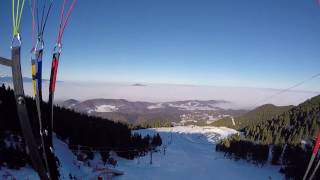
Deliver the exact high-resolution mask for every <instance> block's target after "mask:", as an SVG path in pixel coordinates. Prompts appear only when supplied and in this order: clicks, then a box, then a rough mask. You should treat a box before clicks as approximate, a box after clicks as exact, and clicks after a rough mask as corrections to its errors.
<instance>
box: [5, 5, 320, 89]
mask: <svg viewBox="0 0 320 180" xmlns="http://www.w3.org/2000/svg"><path fill="white" fill-rule="evenodd" d="M68 2H69V3H70V2H71V0H69V1H68ZM28 3H29V0H26V6H25V9H24V13H23V18H22V25H21V27H22V33H21V34H22V37H23V49H22V52H23V53H22V57H23V59H22V61H23V62H22V63H23V67H22V68H23V73H24V75H25V76H30V74H31V73H30V54H29V51H30V48H31V13H30V9H29V7H28ZM61 3H62V0H55V6H54V7H53V13H52V14H51V16H50V17H49V22H48V26H47V30H46V32H45V33H46V34H45V48H46V49H45V50H46V52H45V58H44V62H45V64H44V74H45V76H46V77H48V76H49V72H50V64H51V54H52V53H51V52H52V49H53V47H54V44H55V37H56V35H57V29H58V11H59V9H60V5H61ZM0 4H1V5H0V8H1V10H0V55H1V56H5V57H9V56H10V42H11V31H12V30H11V29H12V28H11V1H9V0H7V1H1V3H0ZM62 53H63V54H62V57H61V61H60V66H59V74H58V79H60V80H72V81H95V82H97V81H98V82H99V81H121V82H148V83H176V84H194V85H215V86H245V87H247V86H249V87H267V88H286V87H289V86H291V85H293V84H295V83H297V82H300V81H302V80H304V79H307V78H308V77H310V76H312V75H314V74H316V73H318V72H320V7H319V6H318V5H317V3H316V0H259V1H257V0H241V1H238V0H201V1H196V0H103V1H102V0H90V1H87V0H78V1H77V4H76V6H75V9H74V12H73V14H72V17H71V21H70V24H69V27H67V30H66V32H65V36H64V39H63V52H62ZM0 72H2V73H8V72H9V69H7V68H3V67H1V68H0ZM298 89H303V90H313V91H320V78H317V79H314V80H312V81H310V82H308V83H306V84H304V85H303V86H301V87H299V88H298Z"/></svg>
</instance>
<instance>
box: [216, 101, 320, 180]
mask: <svg viewBox="0 0 320 180" xmlns="http://www.w3.org/2000/svg"><path fill="white" fill-rule="evenodd" d="M319 120H320V96H316V97H314V98H311V99H309V100H307V101H305V102H304V103H302V104H300V105H298V106H296V107H293V108H291V109H290V110H288V111H286V112H284V113H282V114H281V115H279V116H276V117H273V118H271V119H269V120H265V121H261V122H259V123H257V124H252V125H249V126H247V127H246V128H244V129H243V130H242V132H241V136H240V135H234V136H231V137H229V138H227V139H224V140H222V141H221V142H220V143H219V144H218V145H217V146H216V149H217V150H218V151H223V152H225V154H226V156H228V157H232V158H235V159H239V158H241V159H246V160H249V161H256V160H257V159H258V160H259V159H260V160H263V161H261V162H259V161H258V162H259V164H265V163H267V162H268V158H267V157H269V154H270V155H271V163H272V164H274V165H280V166H281V169H280V171H281V172H282V173H284V174H285V177H286V178H288V179H302V177H303V174H304V172H305V170H306V167H307V163H308V161H309V159H310V157H311V150H312V147H313V146H314V144H315V138H316V134H317V131H318V129H319ZM255 153H258V154H256V156H258V157H255V155H254V154H255ZM269 158H270V157H269ZM316 179H320V173H319V172H318V173H317V174H316Z"/></svg>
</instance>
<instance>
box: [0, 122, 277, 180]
mask: <svg viewBox="0 0 320 180" xmlns="http://www.w3.org/2000/svg"><path fill="white" fill-rule="evenodd" d="M136 132H137V133H140V134H142V135H146V134H155V133H159V134H160V135H161V137H162V141H163V146H162V147H160V148H158V150H159V151H158V152H154V153H153V154H152V164H150V154H148V155H146V156H144V157H141V158H136V159H135V160H126V159H123V158H119V157H117V156H114V158H115V159H117V160H118V166H117V167H116V169H118V170H121V171H124V175H123V176H118V177H114V178H113V179H115V180H163V179H168V180H180V179H184V180H194V179H199V180H211V179H215V180H225V179H228V180H233V179H234V180H247V179H255V180H260V179H261V180H263V179H265V180H268V179H269V178H272V180H275V179H283V177H282V175H281V174H280V173H279V172H278V170H279V167H276V166H271V165H266V166H264V167H262V168H261V167H257V166H255V165H253V164H250V163H247V162H245V161H237V162H236V161H234V160H229V159H225V158H224V156H223V153H218V152H216V151H215V142H217V140H219V139H221V138H223V137H226V136H229V135H231V134H234V133H237V132H236V131H235V130H232V129H228V128H223V127H221V128H218V127H197V126H178V127H173V128H158V129H145V130H138V131H136ZM54 146H55V149H56V155H57V156H58V158H59V161H60V164H61V168H60V173H61V175H62V176H61V179H69V176H70V174H71V175H72V176H75V177H77V178H78V179H90V178H92V177H95V175H96V173H95V172H94V168H96V167H103V166H104V165H103V163H102V161H101V157H100V155H99V154H98V153H95V158H94V160H91V161H90V164H91V167H89V166H87V163H82V162H80V161H77V159H76V157H75V156H74V155H73V153H72V152H71V151H70V150H69V149H68V146H67V145H66V144H65V143H63V142H62V141H60V140H58V139H57V138H54ZM164 147H166V148H165V149H166V150H165V152H164ZM92 167H93V168H92ZM10 174H11V175H12V176H13V177H15V178H16V179H39V178H38V176H37V174H36V172H35V171H34V170H32V169H31V168H30V167H25V168H22V169H20V170H18V171H17V170H9V169H6V168H2V169H0V179H5V178H4V177H7V179H11V178H10Z"/></svg>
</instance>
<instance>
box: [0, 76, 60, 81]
mask: <svg viewBox="0 0 320 180" xmlns="http://www.w3.org/2000/svg"><path fill="white" fill-rule="evenodd" d="M22 79H23V81H24V82H31V81H32V78H30V77H25V76H23V77H22ZM42 81H44V82H48V81H50V80H49V79H42ZM11 82H12V77H11V76H0V83H11ZM57 82H62V81H57Z"/></svg>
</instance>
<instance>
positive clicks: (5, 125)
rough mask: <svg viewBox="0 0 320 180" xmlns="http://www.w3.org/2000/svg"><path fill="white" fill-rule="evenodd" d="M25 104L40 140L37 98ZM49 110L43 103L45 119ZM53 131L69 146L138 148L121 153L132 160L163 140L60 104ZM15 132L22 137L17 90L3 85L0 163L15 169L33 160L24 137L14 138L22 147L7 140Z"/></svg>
mask: <svg viewBox="0 0 320 180" xmlns="http://www.w3.org/2000/svg"><path fill="white" fill-rule="evenodd" d="M26 104H27V108H28V114H29V118H30V123H31V125H32V128H33V131H34V134H35V136H36V140H37V142H39V143H40V135H39V125H38V118H37V111H36V104H35V100H34V99H32V98H30V97H26ZM48 109H49V106H48V104H47V103H45V102H44V103H43V104H42V110H43V112H42V114H43V117H44V118H48V116H49V112H48ZM54 132H55V133H56V135H57V137H58V138H59V139H61V140H63V141H65V142H68V144H70V145H80V146H85V147H109V148H110V150H112V149H122V150H125V149H128V150H129V149H132V148H134V149H136V151H123V152H121V153H118V155H119V156H121V157H124V158H128V159H133V158H134V157H136V156H138V155H141V153H143V152H147V151H149V150H151V149H152V148H153V147H156V146H159V145H161V143H162V142H161V137H160V136H159V135H155V136H146V137H142V136H141V135H137V134H132V133H131V130H130V129H129V127H128V125H126V124H122V123H120V122H113V121H110V120H107V119H102V118H99V117H93V116H88V115H86V114H81V113H78V112H75V111H72V110H69V109H65V108H62V107H58V106H54ZM12 135H15V136H17V137H22V133H21V129H20V123H19V119H18V115H17V109H16V104H15V98H14V92H13V90H12V89H10V88H9V87H8V88H7V87H5V86H4V85H2V86H1V87H0V166H1V165H7V166H8V164H11V165H12V166H13V167H16V168H17V167H22V166H23V165H25V164H26V163H29V162H30V159H29V157H28V156H27V153H26V151H25V144H24V141H23V139H19V138H16V141H15V139H11V141H12V142H13V143H16V144H17V143H18V144H22V145H21V146H19V147H17V146H13V145H12V146H11V145H8V144H6V143H5V142H6V139H7V138H9V137H10V136H12ZM12 149H14V150H12ZM89 149H91V148H89ZM87 152H88V151H86V153H87ZM101 153H102V152H101ZM17 154H19V155H17ZM105 154H106V153H105V152H103V153H102V155H105ZM30 164H31V163H30Z"/></svg>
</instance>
